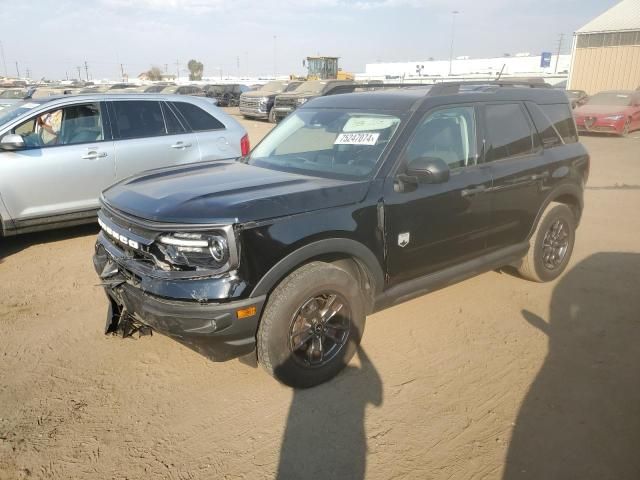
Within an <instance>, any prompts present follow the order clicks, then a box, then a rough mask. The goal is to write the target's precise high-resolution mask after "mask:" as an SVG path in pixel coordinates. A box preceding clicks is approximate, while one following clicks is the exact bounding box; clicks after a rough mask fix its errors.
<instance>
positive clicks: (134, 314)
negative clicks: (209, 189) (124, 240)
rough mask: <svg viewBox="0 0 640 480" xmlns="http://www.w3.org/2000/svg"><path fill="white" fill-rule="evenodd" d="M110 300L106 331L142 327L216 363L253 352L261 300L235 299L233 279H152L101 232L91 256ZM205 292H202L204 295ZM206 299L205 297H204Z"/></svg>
mask: <svg viewBox="0 0 640 480" xmlns="http://www.w3.org/2000/svg"><path fill="white" fill-rule="evenodd" d="M93 263H94V267H95V270H96V272H97V273H98V275H99V276H100V277H101V280H102V285H103V287H104V290H105V293H106V294H107V297H108V299H109V309H108V313H107V323H106V327H105V333H109V332H116V331H119V330H120V331H124V332H127V331H128V330H129V328H128V325H131V324H132V323H140V324H142V325H143V326H146V327H151V328H152V329H153V330H156V331H158V332H160V333H163V334H165V335H167V336H169V337H171V338H173V339H175V340H177V341H178V342H180V343H182V344H184V345H186V346H188V347H189V348H191V349H193V350H195V351H197V352H199V353H201V354H203V355H205V356H206V357H208V358H210V359H211V360H214V361H225V360H229V359H231V358H235V357H239V356H242V355H245V354H247V353H250V352H252V351H253V350H254V349H255V335H256V331H257V328H258V321H259V319H260V314H261V312H262V307H263V305H264V302H265V296H261V297H255V298H254V297H249V298H244V299H241V298H237V297H235V298H234V297H233V296H232V294H233V293H237V292H241V291H243V290H244V289H243V288H241V287H242V285H239V284H238V281H237V279H235V280H234V279H233V278H232V277H230V276H219V277H209V278H196V279H175V280H172V279H167V278H162V279H154V278H152V277H151V276H149V275H148V272H146V271H145V269H144V268H143V267H140V268H136V267H135V265H134V264H132V263H131V262H130V261H129V260H128V259H127V258H126V257H125V256H124V254H123V253H122V252H121V251H120V250H119V249H118V248H117V247H115V246H114V245H113V244H112V243H111V242H110V241H109V240H108V239H107V238H106V237H105V236H104V234H103V233H102V232H101V233H100V234H99V235H98V241H97V242H96V251H95V254H94V257H93ZM203 292H205V294H203ZM204 295H206V298H205V297H204Z"/></svg>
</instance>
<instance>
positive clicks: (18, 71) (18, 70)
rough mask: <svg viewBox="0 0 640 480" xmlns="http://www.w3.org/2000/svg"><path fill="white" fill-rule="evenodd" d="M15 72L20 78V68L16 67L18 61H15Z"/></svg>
mask: <svg viewBox="0 0 640 480" xmlns="http://www.w3.org/2000/svg"><path fill="white" fill-rule="evenodd" d="M16 72H17V73H18V78H20V69H19V68H18V62H16Z"/></svg>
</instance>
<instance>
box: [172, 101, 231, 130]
mask: <svg viewBox="0 0 640 480" xmlns="http://www.w3.org/2000/svg"><path fill="white" fill-rule="evenodd" d="M171 105H172V106H173V107H175V108H176V109H177V110H178V111H179V112H180V113H181V114H182V116H183V117H184V119H185V120H186V121H187V123H188V124H189V127H191V130H193V131H194V132H204V131H205V130H220V129H224V124H223V123H222V122H220V121H219V120H218V119H216V118H214V117H213V116H211V115H210V114H209V113H207V112H205V111H204V110H203V109H201V108H200V107H198V106H196V105H193V104H192V103H186V102H173V103H172V104H171Z"/></svg>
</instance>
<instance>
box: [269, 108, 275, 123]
mask: <svg viewBox="0 0 640 480" xmlns="http://www.w3.org/2000/svg"><path fill="white" fill-rule="evenodd" d="M269 123H276V111H275V109H274V108H272V109H271V110H269Z"/></svg>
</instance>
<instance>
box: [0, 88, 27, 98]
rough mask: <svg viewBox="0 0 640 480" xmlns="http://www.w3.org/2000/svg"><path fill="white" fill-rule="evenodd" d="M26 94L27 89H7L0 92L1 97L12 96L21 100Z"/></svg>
mask: <svg viewBox="0 0 640 480" xmlns="http://www.w3.org/2000/svg"><path fill="white" fill-rule="evenodd" d="M26 95H27V91H26V90H5V91H4V92H0V98H11V99H13V100H19V99H21V98H24V97H25V96H26Z"/></svg>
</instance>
